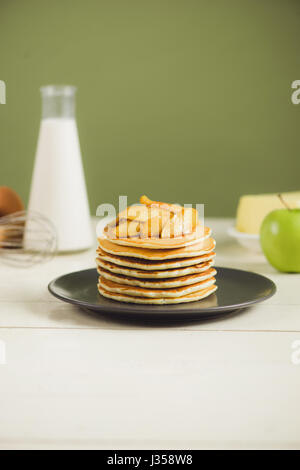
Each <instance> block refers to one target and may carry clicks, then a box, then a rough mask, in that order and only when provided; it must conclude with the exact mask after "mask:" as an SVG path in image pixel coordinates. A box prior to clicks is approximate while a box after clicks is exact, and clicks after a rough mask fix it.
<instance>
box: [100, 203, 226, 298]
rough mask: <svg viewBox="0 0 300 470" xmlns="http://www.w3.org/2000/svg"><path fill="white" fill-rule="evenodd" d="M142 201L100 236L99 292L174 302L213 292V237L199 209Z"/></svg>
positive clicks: (128, 209) (120, 216)
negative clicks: (203, 221) (199, 217)
mask: <svg viewBox="0 0 300 470" xmlns="http://www.w3.org/2000/svg"><path fill="white" fill-rule="evenodd" d="M140 201H141V205H135V206H131V207H129V208H127V209H126V210H125V211H123V212H121V213H120V214H119V215H118V217H117V218H116V219H115V220H114V221H113V222H112V223H110V224H108V225H107V226H106V227H105V229H104V236H103V237H101V238H98V242H99V246H98V249H97V258H96V263H97V268H98V273H99V282H98V290H99V293H100V294H101V295H103V296H104V297H107V298H109V299H113V300H116V301H119V302H131V303H138V304H176V303H183V302H193V301H196V300H200V299H204V298H205V297H208V296H209V295H210V294H212V293H213V292H215V290H216V289H217V286H216V284H215V277H214V276H215V274H216V270H215V269H214V268H213V267H212V265H213V260H214V257H215V253H214V248H215V241H214V239H213V238H211V237H210V235H211V230H210V229H209V228H208V227H204V226H203V225H201V223H200V222H199V220H198V213H197V211H196V210H195V209H185V208H183V207H181V206H178V205H173V204H166V203H161V202H155V201H150V200H149V199H148V198H147V197H146V196H142V197H141V200H140Z"/></svg>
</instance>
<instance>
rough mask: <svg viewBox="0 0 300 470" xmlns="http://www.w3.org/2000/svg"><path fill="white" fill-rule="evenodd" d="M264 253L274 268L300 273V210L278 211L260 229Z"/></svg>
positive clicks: (266, 219)
mask: <svg viewBox="0 0 300 470" xmlns="http://www.w3.org/2000/svg"><path fill="white" fill-rule="evenodd" d="M260 243H261V246H262V249H263V252H264V254H265V256H266V258H267V260H268V261H269V263H270V264H271V265H272V266H274V268H276V269H278V270H279V271H284V272H296V273H300V209H278V210H275V211H273V212H270V214H268V215H267V216H266V217H265V218H264V220H263V222H262V225H261V228H260Z"/></svg>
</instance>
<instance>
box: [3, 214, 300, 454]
mask: <svg viewBox="0 0 300 470" xmlns="http://www.w3.org/2000/svg"><path fill="white" fill-rule="evenodd" d="M231 223H232V221H230V220H224V219H212V220H209V221H208V224H209V225H210V226H211V227H212V228H213V230H214V236H215V238H216V240H217V255H218V256H217V261H216V264H217V265H220V266H230V267H237V268H242V269H247V270H251V271H256V272H258V273H262V274H264V275H267V276H269V277H270V278H271V279H273V280H274V281H275V283H276V284H277V289H278V292H277V294H276V295H275V296H274V297H273V298H271V299H269V300H267V301H266V302H264V303H262V304H259V305H257V306H254V307H252V308H249V309H246V310H244V311H240V312H239V313H238V314H235V315H231V316H228V317H227V318H223V319H219V320H213V321H210V322H208V321H207V322H202V323H199V322H198V323H197V322H190V323H186V324H182V323H181V324H172V325H171V326H169V325H167V324H158V325H155V324H153V323H148V324H146V325H145V324H144V325H141V324H137V323H130V322H124V323H121V322H120V321H116V320H111V319H110V318H108V317H104V316H101V315H97V314H93V313H88V312H86V311H83V310H80V309H79V308H76V307H73V306H71V305H69V304H66V303H63V302H60V301H58V300H57V299H55V298H54V297H52V296H51V295H50V294H49V293H48V291H47V284H48V282H49V281H50V280H51V279H53V278H54V277H56V276H58V275H60V274H64V273H67V272H70V271H75V270H79V269H85V268H89V267H93V266H94V257H95V255H94V250H90V251H87V252H85V253H78V254H70V255H64V256H59V257H57V258H55V259H53V260H52V261H51V262H49V263H47V264H44V265H41V266H36V267H33V268H30V269H27V270H23V269H16V268H9V267H7V266H3V265H0V286H1V287H0V289H1V290H0V342H1V343H0V344H2V346H3V345H5V349H6V364H2V365H0V448H4V449H10V448H18V449H21V448H25V449H28V448H33V449H39V448H43V449H44V448H46V449H48V448H49V449H51V448H77V449H87V448H105V449H113V448H118V449H139V448H144V449H147V448H153V449H166V448H170V449H180V448H185V449H201V448H226V449H228V448H300V365H299V366H297V365H294V364H293V363H292V361H291V355H292V352H293V349H292V343H293V342H294V341H295V340H300V275H289V274H280V273H278V272H276V271H275V270H274V269H273V268H272V267H271V266H269V265H268V264H267V263H266V261H265V259H264V257H263V255H253V254H252V253H249V252H247V251H245V250H244V249H243V248H241V247H239V246H238V245H237V244H236V242H235V241H231V240H230V239H229V238H228V236H227V235H226V230H227V227H228V226H229V224H231Z"/></svg>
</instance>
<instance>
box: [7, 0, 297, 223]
mask: <svg viewBox="0 0 300 470" xmlns="http://www.w3.org/2000/svg"><path fill="white" fill-rule="evenodd" d="M0 79H2V80H5V82H6V86H7V104H6V105H0V175H1V178H0V184H6V185H10V186H12V187H14V188H15V189H16V190H17V191H19V192H20V194H21V196H22V197H23V198H24V199H25V201H27V198H28V194H29V187H30V179H31V172H32V168H33V162H34V154H35V147H36V141H37V137H38V129H39V120H40V96H39V91H38V90H39V87H40V86H41V85H44V84H50V83H58V84H59V83H70V84H75V85H77V86H78V89H79V90H78V100H77V118H78V127H79V133H80V139H81V147H82V153H83V163H84V167H85V173H86V180H87V187H88V193H89V198H90V206H91V212H92V213H95V209H96V206H97V205H98V204H100V203H102V202H115V201H116V200H117V196H118V195H119V194H127V195H128V196H129V201H130V202H134V201H136V200H137V199H138V197H139V195H140V194H143V193H146V194H147V195H149V196H150V197H152V198H154V199H161V200H167V201H173V202H175V201H176V202H182V203H196V202H198V203H200V202H204V203H205V204H206V214H209V215H217V216H228V215H233V214H234V211H235V208H236V203H237V199H238V197H239V196H240V195H241V194H243V193H255V192H268V191H274V192H275V191H284V190H293V189H300V138H299V131H300V105H299V107H298V106H295V105H293V104H292V103H291V98H290V97H291V82H292V81H293V80H296V79H300V2H299V1H297V0H295V1H291V0H280V1H279V0H240V1H237V0H236V1H235V0H227V1H225V0H169V1H166V0H98V1H96V0H81V1H79V0H51V1H50V0H49V1H43V0H0ZM71 171H72V169H71V168H70V172H71Z"/></svg>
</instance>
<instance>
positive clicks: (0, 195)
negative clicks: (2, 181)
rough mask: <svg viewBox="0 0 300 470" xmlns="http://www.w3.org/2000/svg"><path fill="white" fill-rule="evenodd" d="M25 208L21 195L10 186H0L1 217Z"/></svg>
mask: <svg viewBox="0 0 300 470" xmlns="http://www.w3.org/2000/svg"><path fill="white" fill-rule="evenodd" d="M23 210H24V204H23V202H22V200H21V198H20V196H18V194H17V193H16V192H15V191H14V190H13V189H11V188H9V187H8V186H0V217H2V216H4V215H8V214H12V213H13V212H18V211H23Z"/></svg>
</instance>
